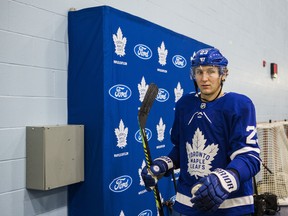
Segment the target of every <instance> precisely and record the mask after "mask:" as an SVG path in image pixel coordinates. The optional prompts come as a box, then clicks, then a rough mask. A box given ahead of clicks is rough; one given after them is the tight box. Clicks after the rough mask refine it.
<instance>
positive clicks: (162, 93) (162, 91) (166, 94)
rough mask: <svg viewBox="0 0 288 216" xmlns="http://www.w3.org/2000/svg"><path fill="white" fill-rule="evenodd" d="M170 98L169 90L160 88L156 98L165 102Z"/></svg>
mask: <svg viewBox="0 0 288 216" xmlns="http://www.w3.org/2000/svg"><path fill="white" fill-rule="evenodd" d="M168 99H169V92H168V91H167V90H166V89H163V88H159V90H158V95H157V97H156V100H157V101H159V102H165V101H167V100H168Z"/></svg>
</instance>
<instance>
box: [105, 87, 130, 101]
mask: <svg viewBox="0 0 288 216" xmlns="http://www.w3.org/2000/svg"><path fill="white" fill-rule="evenodd" d="M109 95H110V96H111V97H113V98H114V99H116V100H120V101H122V100H128V99H129V98H130V97H131V95H132V91H131V89H130V88H129V87H128V86H126V85H122V84H118V85H114V86H112V87H111V88H110V89H109Z"/></svg>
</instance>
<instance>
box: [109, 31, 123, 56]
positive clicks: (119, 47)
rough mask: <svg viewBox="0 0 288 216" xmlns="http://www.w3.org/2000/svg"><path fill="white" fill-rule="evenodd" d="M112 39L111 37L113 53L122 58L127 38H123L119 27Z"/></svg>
mask: <svg viewBox="0 0 288 216" xmlns="http://www.w3.org/2000/svg"><path fill="white" fill-rule="evenodd" d="M112 37H113V41H114V45H115V53H116V54H117V55H119V56H120V57H122V56H124V55H125V46H126V43H127V38H126V37H123V33H122V31H121V28H120V27H119V28H118V30H117V35H115V34H113V36H112Z"/></svg>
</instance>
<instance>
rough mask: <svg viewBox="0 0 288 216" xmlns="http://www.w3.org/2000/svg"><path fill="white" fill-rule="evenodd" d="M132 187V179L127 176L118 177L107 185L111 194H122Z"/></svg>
mask: <svg viewBox="0 0 288 216" xmlns="http://www.w3.org/2000/svg"><path fill="white" fill-rule="evenodd" d="M131 185H132V178H131V177H130V176H128V175H123V176H119V177H118V178H115V179H114V180H113V181H112V182H111V183H110V185H109V188H110V190H111V191H113V192H123V191H125V190H127V189H128V188H129V187H130V186H131Z"/></svg>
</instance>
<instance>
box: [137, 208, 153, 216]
mask: <svg viewBox="0 0 288 216" xmlns="http://www.w3.org/2000/svg"><path fill="white" fill-rule="evenodd" d="M138 216H152V211H151V210H149V209H146V210H144V211H142V212H140V214H139V215H138Z"/></svg>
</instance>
